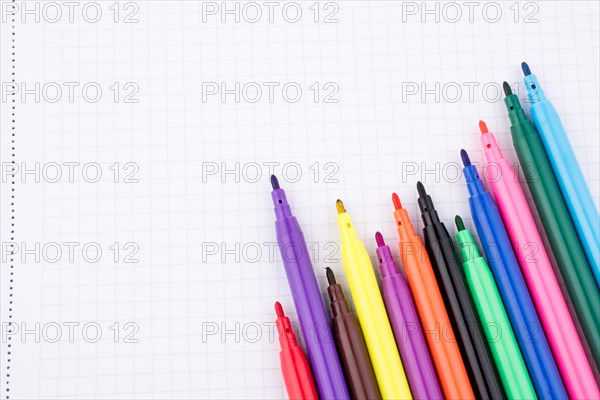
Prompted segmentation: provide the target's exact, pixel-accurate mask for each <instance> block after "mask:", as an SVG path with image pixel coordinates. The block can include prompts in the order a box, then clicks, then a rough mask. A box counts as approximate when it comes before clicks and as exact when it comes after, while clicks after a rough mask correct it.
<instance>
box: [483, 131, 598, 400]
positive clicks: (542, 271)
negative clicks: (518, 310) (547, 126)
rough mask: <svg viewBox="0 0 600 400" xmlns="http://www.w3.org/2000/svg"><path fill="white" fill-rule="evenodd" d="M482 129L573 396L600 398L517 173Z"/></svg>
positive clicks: (509, 225)
mask: <svg viewBox="0 0 600 400" xmlns="http://www.w3.org/2000/svg"><path fill="white" fill-rule="evenodd" d="M479 127H480V129H481V133H482V134H481V145H482V147H483V154H484V155H485V159H486V161H487V165H486V173H487V177H488V181H489V183H490V187H491V189H492V192H493V193H494V197H495V198H496V202H497V203H498V209H499V211H500V214H501V215H502V219H503V220H504V225H505V226H506V230H507V231H508V234H509V235H510V238H511V240H512V244H513V248H514V250H515V253H516V257H517V259H518V261H519V264H520V265H521V271H522V272H523V276H524V277H525V280H526V282H527V286H528V287H529V292H530V293H531V298H532V299H533V302H534V304H535V306H536V309H537V312H538V315H539V317H540V320H541V322H542V327H543V328H544V332H545V333H546V336H547V338H548V342H549V344H550V348H551V350H552V352H553V354H554V358H555V360H556V364H557V366H558V369H559V371H560V373H561V376H562V378H563V381H564V383H565V387H566V388H567V391H568V393H569V396H570V397H572V398H576V399H591V398H600V392H599V391H598V386H597V385H596V382H595V379H594V374H593V372H592V368H591V367H590V365H589V362H588V360H587V358H586V355H585V352H584V350H583V346H582V344H581V341H580V340H579V336H578V335H577V330H576V329H575V325H574V323H573V320H572V319H571V315H570V314H569V309H568V308H567V304H566V303H565V300H564V298H563V296H562V293H561V290H560V287H559V286H558V282H557V280H556V277H555V276H554V270H553V269H552V264H551V263H550V259H549V258H548V254H547V253H546V249H545V248H544V244H543V243H542V238H541V237H540V234H539V233H538V230H537V228H536V226H535V222H534V220H533V216H532V215H531V212H530V211H529V206H528V204H527V200H526V199H525V195H524V194H523V190H521V186H520V185H519V180H518V178H517V175H516V174H515V172H514V171H513V169H512V168H511V165H510V164H509V162H508V160H507V159H506V158H504V156H503V155H502V151H501V150H500V148H499V147H498V144H497V143H496V139H495V137H494V135H493V134H492V133H490V132H489V131H488V129H487V126H486V125H485V122H483V121H480V122H479Z"/></svg>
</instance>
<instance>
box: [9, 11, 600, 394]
mask: <svg viewBox="0 0 600 400" xmlns="http://www.w3.org/2000/svg"><path fill="white" fill-rule="evenodd" d="M0 5H1V12H2V27H1V29H2V30H1V35H0V36H1V37H0V44H1V57H0V67H1V70H0V72H1V77H2V103H1V107H2V108H1V121H0V124H1V132H2V137H1V143H0V144H1V149H0V154H1V158H2V191H1V196H0V197H1V204H2V207H1V227H0V229H1V234H2V257H3V259H2V270H1V272H0V313H1V320H2V343H1V347H0V350H1V357H0V359H1V363H0V391H1V396H2V397H6V398H36V397H40V398H59V397H60V398H77V399H81V398H255V399H259V398H260V399H267V398H272V399H279V398H285V397H286V392H285V387H284V385H283V380H282V377H281V371H280V369H279V355H278V353H279V343H278V341H277V332H276V329H275V325H274V321H275V312H274V308H273V304H274V302H275V301H276V300H279V301H280V302H281V303H282V304H283V306H284V308H285V310H286V313H287V314H288V315H289V317H290V318H291V320H292V322H293V323H294V324H295V326H296V328H297V327H298V325H297V317H296V314H295V310H294V307H293V301H292V299H291V296H290V291H289V287H288V283H287V280H286V276H285V272H284V270H283V265H282V262H281V257H280V255H279V250H278V248H277V246H276V238H275V231H274V225H273V222H274V218H275V217H274V214H273V210H272V204H271V199H270V190H271V188H270V184H269V176H270V175H271V174H272V173H274V174H276V175H277V176H278V177H279V180H280V183H281V186H282V187H283V188H284V189H285V190H286V191H287V193H288V198H289V200H290V203H291V204H292V207H293V209H294V212H295V214H296V216H297V217H298V220H299V221H300V223H301V225H302V227H303V229H304V234H305V236H306V240H307V242H308V246H309V249H310V252H311V257H312V259H313V264H314V268H315V272H316V274H317V278H318V281H319V284H320V287H321V288H322V290H323V295H324V300H326V299H325V293H326V291H325V287H326V279H325V273H324V272H325V271H324V268H325V267H326V266H329V267H331V268H332V269H333V270H334V271H335V273H336V275H337V276H338V277H339V280H340V281H341V283H342V285H343V287H344V288H345V289H346V291H348V287H347V284H346V280H345V277H344V273H343V268H342V265H341V252H340V247H339V236H338V233H337V228H336V224H335V215H336V211H335V201H336V199H338V198H340V199H342V200H343V201H344V204H345V205H346V208H347V210H348V212H349V213H351V215H352V218H353V221H354V223H355V227H356V229H357V232H358V233H359V236H360V237H361V239H362V240H364V241H365V243H366V246H367V249H368V250H369V252H370V253H371V256H372V257H373V259H374V258H375V252H374V250H375V243H374V233H375V232H376V231H377V230H379V231H381V232H382V233H383V234H384V236H385V237H386V239H387V240H388V242H389V243H395V242H396V240H397V234H396V231H395V228H394V222H393V221H394V220H393V206H392V203H391V193H392V192H394V191H395V192H397V193H398V194H399V195H400V198H401V199H402V203H403V205H404V207H405V208H407V209H408V210H409V214H410V216H411V218H412V220H413V223H414V224H415V228H417V230H420V228H422V224H421V221H420V215H419V212H418V207H417V205H416V190H415V183H416V182H417V181H418V180H421V181H422V182H423V183H424V185H425V186H426V188H427V190H428V192H429V193H430V194H431V195H432V197H433V198H434V200H435V203H436V207H437V209H438V212H439V214H440V216H441V218H442V220H443V221H444V222H446V225H447V226H448V227H449V228H450V230H451V232H452V233H453V232H454V230H453V228H452V226H453V225H452V221H453V219H454V216H455V215H456V214H460V215H462V216H463V217H464V219H465V222H466V224H467V225H468V227H470V228H473V226H472V221H471V220H470V218H469V217H470V214H469V209H468V203H467V198H468V194H467V190H466V187H465V183H464V179H463V177H462V174H461V168H460V164H459V163H460V157H459V151H460V149H461V148H464V149H466V150H468V151H469V153H470V155H471V158H472V160H473V161H474V163H476V164H481V163H482V155H481V151H480V148H479V138H478V134H479V128H478V122H479V120H480V119H483V120H485V121H486V122H487V125H488V127H489V128H490V131H492V132H494V133H495V134H496V137H497V139H498V141H499V144H500V147H501V148H502V150H503V151H504V153H505V155H506V157H507V158H508V159H509V160H510V161H511V162H517V158H516V155H515V152H514V150H513V147H512V141H511V138H510V132H509V121H508V118H507V112H506V110H505V107H504V104H503V101H502V99H503V97H504V96H503V94H502V92H501V84H502V81H504V80H506V81H507V82H509V83H510V85H511V87H512V88H513V90H514V91H515V92H516V93H517V94H518V95H519V97H520V98H521V101H522V102H523V103H524V108H525V109H526V110H527V111H528V103H527V99H526V95H525V90H524V87H523V83H522V73H521V71H520V63H521V62H522V61H527V62H528V63H529V65H530V66H531V67H532V70H533V71H534V73H536V74H537V75H538V77H540V80H541V81H543V83H544V89H545V92H546V94H547V95H548V97H549V98H551V99H552V101H553V102H554V104H555V106H556V107H557V109H558V112H559V114H560V115H561V117H562V120H563V123H564V125H565V128H566V130H567V132H568V135H569V138H570V140H571V143H572V145H573V148H574V151H575V154H576V156H577V158H578V160H579V161H580V165H581V167H582V169H583V173H584V175H585V177H586V179H587V182H588V184H589V185H590V188H591V190H592V193H593V196H594V198H595V200H596V203H598V198H599V190H600V174H599V171H600V165H599V157H598V154H599V151H600V135H599V134H598V132H599V129H600V126H599V124H600V122H599V119H598V110H599V109H600V107H599V92H600V86H599V83H600V76H599V72H598V71H599V68H598V67H599V37H600V35H599V30H600V29H599V23H600V21H599V19H600V17H599V15H600V12H599V5H598V2H584V1H577V2H566V1H562V2H554V1H553V2H541V1H536V2H471V3H469V2H452V3H444V2H428V3H422V2H380V1H374V2H366V1H334V2H318V3H317V2H227V3H224V2H194V1H132V2H125V1H123V2H77V1H76V2H56V3H47V2H19V1H1V2H0ZM524 189H526V188H524ZM527 193H528V192H527ZM391 247H392V250H393V252H394V255H395V256H396V257H397V256H398V249H397V246H395V245H392V246H391ZM326 304H327V302H326ZM297 334H298V335H300V332H299V330H298V332H297Z"/></svg>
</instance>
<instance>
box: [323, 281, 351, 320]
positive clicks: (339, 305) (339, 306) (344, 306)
mask: <svg viewBox="0 0 600 400" xmlns="http://www.w3.org/2000/svg"><path fill="white" fill-rule="evenodd" d="M327 293H328V294H329V300H331V311H332V313H333V316H334V317H336V316H338V315H342V314H348V313H349V312H350V307H348V301H346V296H344V291H343V289H342V285H340V284H339V283H334V284H333V285H329V286H328V287H327Z"/></svg>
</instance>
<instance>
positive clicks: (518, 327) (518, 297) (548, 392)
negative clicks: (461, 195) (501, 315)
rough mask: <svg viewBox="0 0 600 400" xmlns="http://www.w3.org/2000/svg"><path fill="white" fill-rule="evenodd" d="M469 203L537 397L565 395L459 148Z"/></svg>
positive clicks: (507, 250) (499, 230)
mask: <svg viewBox="0 0 600 400" xmlns="http://www.w3.org/2000/svg"><path fill="white" fill-rule="evenodd" d="M460 156H461V158H462V161H463V164H464V166H465V167H464V169H463V174H464V176H465V180H466V181H467V188H468V189H469V195H470V196H469V206H470V208H471V215H472V216H473V222H474V223H475V227H476V228H477V233H478V234H479V239H480V240H481V245H482V247H483V250H484V251H485V255H486V257H487V260H488V264H489V267H490V269H491V271H492V274H493V275H494V279H495V280H496V284H497V285H498V291H499V292H500V296H501V297H502V301H503V302H504V306H505V307H506V312H507V314H508V317H509V319H510V323H511V325H512V327H513V331H514V332H515V335H516V337H517V341H518V342H519V347H520V348H521V353H523V358H524V359H525V364H527V369H528V370H529V374H530V376H531V380H532V382H533V386H534V387H535V390H536V392H537V394H538V397H539V398H540V399H568V396H567V392H566V390H565V387H564V385H563V381H562V379H561V377H560V374H559V372H558V368H557V366H556V363H555V362H554V358H553V357H552V352H551V350H550V346H549V345H548V341H547V339H546V335H545V334H544V331H543V328H542V324H541V323H540V320H539V318H538V315H537V313H536V311H535V307H534V306H533V302H532V300H531V297H530V296H529V291H528V290H527V286H526V285H525V280H524V279H523V275H522V273H521V270H520V268H519V263H518V261H517V257H516V256H515V253H514V251H513V248H512V243H511V241H510V239H509V237H508V233H507V232H506V228H505V227H504V224H503V223H502V218H501V217H500V212H499V211H498V208H497V207H496V204H495V203H494V201H493V200H492V196H491V195H490V194H489V193H488V192H487V191H486V190H485V188H484V187H483V182H482V181H481V179H479V175H478V174H477V169H476V168H475V166H474V165H471V161H470V160H469V155H468V154H467V152H466V151H465V150H461V151H460Z"/></svg>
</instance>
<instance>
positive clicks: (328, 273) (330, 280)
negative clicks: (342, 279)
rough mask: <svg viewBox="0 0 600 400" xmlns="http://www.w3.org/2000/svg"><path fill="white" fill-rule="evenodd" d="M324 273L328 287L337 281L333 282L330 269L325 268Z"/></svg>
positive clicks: (333, 277) (333, 276)
mask: <svg viewBox="0 0 600 400" xmlns="http://www.w3.org/2000/svg"><path fill="white" fill-rule="evenodd" d="M325 271H326V272H325V274H326V275H327V282H329V285H330V286H331V285H335V284H336V283H337V281H336V280H335V275H334V274H333V271H332V270H331V268H329V267H327V268H325Z"/></svg>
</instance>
